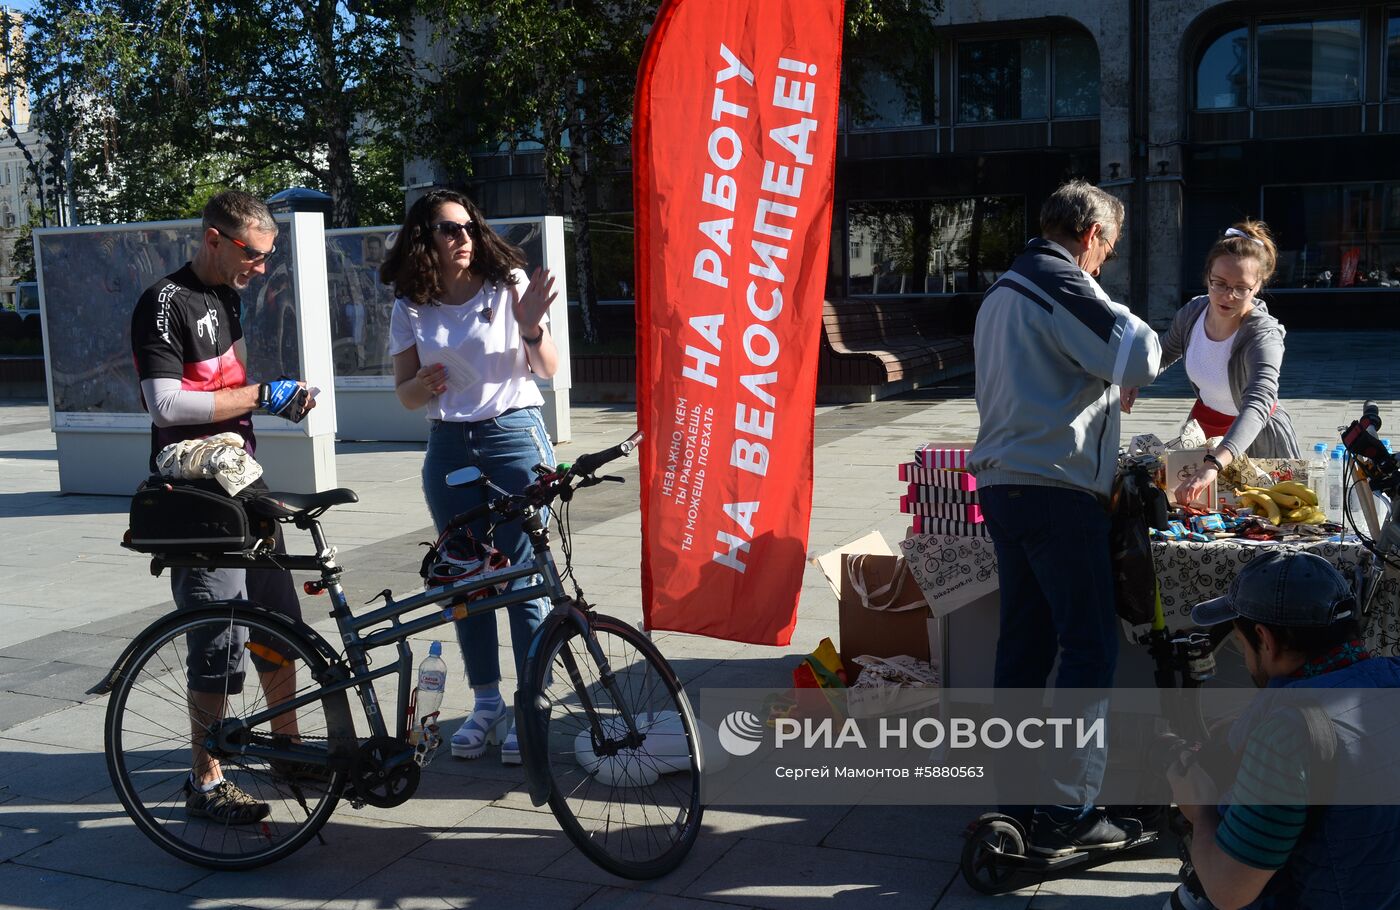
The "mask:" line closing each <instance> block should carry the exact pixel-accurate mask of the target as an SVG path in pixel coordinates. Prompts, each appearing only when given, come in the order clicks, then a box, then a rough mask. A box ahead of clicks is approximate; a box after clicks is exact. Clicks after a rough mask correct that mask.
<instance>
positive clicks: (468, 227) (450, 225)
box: [433, 221, 481, 240]
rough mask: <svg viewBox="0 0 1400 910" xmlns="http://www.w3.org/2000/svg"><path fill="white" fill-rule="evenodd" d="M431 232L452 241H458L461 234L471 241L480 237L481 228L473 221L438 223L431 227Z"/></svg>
mask: <svg viewBox="0 0 1400 910" xmlns="http://www.w3.org/2000/svg"><path fill="white" fill-rule="evenodd" d="M433 230H435V231H437V232H438V233H439V234H442V235H443V236H444V237H449V238H451V239H452V240H458V239H460V238H461V236H462V234H463V233H466V234H467V235H468V236H470V237H471V238H472V239H473V240H477V239H479V238H480V237H481V228H480V227H479V226H478V225H477V223H476V222H475V221H439V222H438V223H437V224H434V225H433Z"/></svg>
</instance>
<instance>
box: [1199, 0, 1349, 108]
mask: <svg viewBox="0 0 1400 910" xmlns="http://www.w3.org/2000/svg"><path fill="white" fill-rule="evenodd" d="M1361 47H1362V40H1361V20H1360V19H1304V20H1292V21H1277V20H1273V21H1270V20H1267V19H1265V20H1256V21H1253V22H1251V23H1249V24H1244V25H1239V26H1236V27H1234V28H1231V29H1230V30H1229V31H1226V32H1224V33H1223V34H1220V35H1217V36H1216V37H1215V38H1213V39H1211V40H1210V41H1208V42H1207V43H1206V44H1205V45H1204V46H1203V48H1202V50H1201V52H1200V55H1199V56H1198V57H1197V58H1196V68H1195V77H1196V91H1195V109H1196V110H1198V111H1214V110H1231V109H1239V108H1250V107H1254V108H1266V107H1297V106H1303V105H1310V104H1354V103H1356V102H1359V101H1360V100H1361V65H1362V53H1361Z"/></svg>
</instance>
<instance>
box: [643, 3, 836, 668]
mask: <svg viewBox="0 0 1400 910" xmlns="http://www.w3.org/2000/svg"><path fill="white" fill-rule="evenodd" d="M841 29H842V3H841V2H840V0H667V2H666V3H664V4H663V5H662V7H661V10H660V12H658V14H657V19H656V24H655V25H654V26H653V28H652V32H651V36H650V38H649V39H648V43H647V48H646V51H645V53H644V54H643V57H642V66H641V72H640V75H639V79H638V86H637V107H636V117H635V124H636V126H635V129H634V132H633V163H634V168H633V184H634V186H633V189H634V193H633V196H634V205H635V209H636V224H637V234H636V262H637V278H638V282H637V283H638V292H637V421H638V424H639V425H640V427H641V428H642V429H643V430H644V431H645V432H646V434H647V440H648V444H647V445H645V446H643V447H642V449H641V451H642V458H641V484H642V489H641V502H642V603H643V611H644V614H645V620H646V625H647V628H649V629H656V630H670V631H680V632H693V633H698V634H703V635H710V636H714V637H717V638H726V639H732V640H736V641H746V642H755V643H761V644H779V645H781V644H787V643H788V641H789V640H790V638H791V635H792V629H793V627H794V625H795V624H796V621H797V598H798V594H799V592H800V590H801V586H802V570H803V566H804V557H805V554H806V550H807V527H808V522H809V518H810V515H811V499H812V431H813V425H812V418H813V406H814V403H815V398H816V381H817V349H818V344H819V342H820V332H821V311H822V296H823V291H824V288H825V283H826V270H827V248H828V246H829V244H830V236H831V232H830V226H831V192H832V171H833V167H834V161H835V149H836V144H835V142H836V111H837V86H838V83H839V75H840V63H841Z"/></svg>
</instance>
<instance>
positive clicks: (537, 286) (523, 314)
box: [511, 268, 559, 338]
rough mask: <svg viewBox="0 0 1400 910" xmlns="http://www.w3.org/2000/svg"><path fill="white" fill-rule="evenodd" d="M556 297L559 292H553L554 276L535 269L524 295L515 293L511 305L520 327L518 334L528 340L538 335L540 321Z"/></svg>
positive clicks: (541, 269) (540, 269)
mask: <svg viewBox="0 0 1400 910" xmlns="http://www.w3.org/2000/svg"><path fill="white" fill-rule="evenodd" d="M558 297H559V292H558V291H556V290H554V276H553V275H551V274H549V272H548V271H546V270H545V269H543V268H537V269H535V273H534V274H533V275H531V276H530V285H529V287H527V288H525V293H524V294H521V293H519V292H518V291H517V292H516V294H515V300H514V302H513V303H512V304H511V307H512V309H513V312H514V313H515V322H516V324H517V325H519V326H520V333H521V334H522V335H525V336H526V337H529V338H533V337H534V336H536V335H538V334H539V333H540V320H542V319H544V314H545V313H547V312H549V308H550V306H551V305H552V304H553V303H554V301H555V300H556V299H558Z"/></svg>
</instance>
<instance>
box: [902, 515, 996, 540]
mask: <svg viewBox="0 0 1400 910" xmlns="http://www.w3.org/2000/svg"><path fill="white" fill-rule="evenodd" d="M910 520H911V521H912V522H913V524H911V525H910V526H909V535H910V536H913V535H915V534H949V535H952V536H954V537H988V538H990V537H991V535H990V534H988V533H987V526H986V525H985V524H983V523H982V522H977V523H975V524H974V523H973V522H970V521H955V520H954V519H951V518H934V517H932V516H929V515H914V516H911V519H910Z"/></svg>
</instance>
